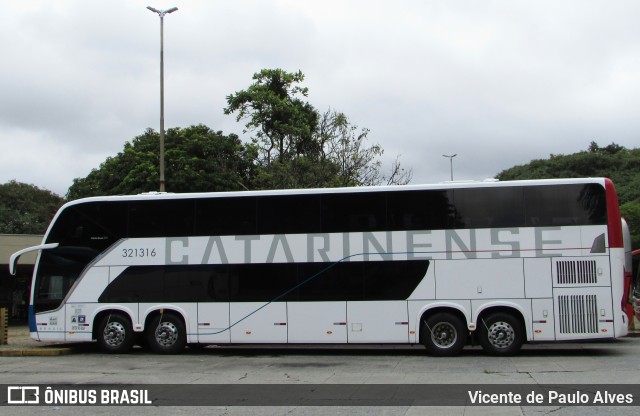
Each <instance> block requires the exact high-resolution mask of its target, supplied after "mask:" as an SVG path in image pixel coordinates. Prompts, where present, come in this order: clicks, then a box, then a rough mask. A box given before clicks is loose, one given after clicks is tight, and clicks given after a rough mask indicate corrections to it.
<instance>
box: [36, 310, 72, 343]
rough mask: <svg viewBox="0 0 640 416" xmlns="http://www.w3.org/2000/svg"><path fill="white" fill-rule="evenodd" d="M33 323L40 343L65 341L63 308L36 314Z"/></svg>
mask: <svg viewBox="0 0 640 416" xmlns="http://www.w3.org/2000/svg"><path fill="white" fill-rule="evenodd" d="M35 321H36V328H37V331H38V339H39V340H40V341H64V340H65V327H64V323H65V308H60V309H57V310H55V311H50V312H42V313H37V314H36V315H35Z"/></svg>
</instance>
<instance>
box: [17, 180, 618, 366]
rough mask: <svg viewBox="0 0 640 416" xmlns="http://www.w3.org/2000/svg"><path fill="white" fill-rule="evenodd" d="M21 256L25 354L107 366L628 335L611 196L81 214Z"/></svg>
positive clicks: (509, 347) (153, 207)
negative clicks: (62, 355)
mask: <svg viewBox="0 0 640 416" xmlns="http://www.w3.org/2000/svg"><path fill="white" fill-rule="evenodd" d="M33 250H39V251H40V253H39V256H38V261H37V264H36V268H35V271H34V276H33V281H32V285H31V298H30V305H29V326H30V332H31V337H32V338H33V339H35V340H41V341H44V340H47V341H49V340H51V341H69V342H80V341H88V342H89V341H92V340H97V342H98V344H99V345H100V347H101V348H102V350H104V351H105V352H112V353H122V352H126V351H128V350H129V349H130V348H131V347H132V346H133V345H134V344H136V343H144V344H148V346H149V347H150V348H152V349H153V350H154V351H156V352H159V353H177V352H179V351H181V350H182V349H183V348H184V347H185V346H186V345H192V344H193V345H196V344H230V343H231V344H236V343H279V344H284V343H289V344H295V343H305V344H307V343H317V344H326V343H331V344H358V343H375V344H383V343H394V344H396V343H405V344H418V343H421V344H424V345H425V347H426V348H427V350H428V351H429V352H430V353H431V354H433V355H454V354H456V353H458V352H460V350H461V349H462V348H463V347H464V346H465V345H467V344H470V343H475V342H478V343H480V345H482V347H483V348H484V349H485V350H486V351H487V352H488V353H491V354H497V355H509V354H514V353H516V352H517V351H518V350H519V349H520V347H521V346H522V344H523V343H524V342H535V341H563V340H578V339H594V338H612V337H620V336H624V335H626V333H627V317H626V316H625V314H624V311H623V309H624V303H625V299H623V298H624V296H623V291H624V289H623V285H624V283H623V282H624V248H623V238H622V227H621V218H620V212H619V208H618V199H617V196H616V192H615V188H614V185H613V183H612V182H611V181H610V180H608V179H566V180H536V181H514V182H479V183H457V184H456V183H449V184H436V185H420V186H403V187H373V188H348V189H314V190H287V191H260V192H235V193H209V194H156V195H138V196H117V197H97V198H87V199H81V200H77V201H73V202H69V203H68V204H66V205H64V206H63V207H62V208H61V209H60V211H59V212H58V213H57V215H56V216H55V218H54V219H53V221H52V223H51V225H50V226H49V229H48V231H47V233H46V235H45V237H44V240H43V242H42V245H40V246H37V247H32V248H30V249H26V250H23V251H21V252H18V253H15V254H14V255H13V257H12V259H11V264H10V267H11V268H14V267H15V264H16V261H17V260H18V257H19V256H20V255H21V254H24V253H25V252H27V251H33Z"/></svg>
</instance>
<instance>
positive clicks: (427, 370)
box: [0, 327, 640, 416]
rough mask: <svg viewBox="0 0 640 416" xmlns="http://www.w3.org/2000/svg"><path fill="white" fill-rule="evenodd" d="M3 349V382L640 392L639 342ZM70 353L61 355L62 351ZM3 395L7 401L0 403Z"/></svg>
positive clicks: (316, 411) (21, 330) (20, 336)
mask: <svg viewBox="0 0 640 416" xmlns="http://www.w3.org/2000/svg"><path fill="white" fill-rule="evenodd" d="M9 332H10V339H9V341H10V343H9V345H6V346H1V347H0V352H6V353H11V354H12V355H13V356H5V357H0V384H12V383H20V384H48V383H54V384H57V383H69V384H74V385H78V386H82V385H86V384H91V383H101V384H104V383H106V384H114V385H115V384H122V383H144V384H180V385H188V384H224V385H241V384H257V385H265V384H341V383H348V384H412V383H413V384H422V383H442V384H462V383H465V384H472V385H476V386H478V387H479V388H483V386H488V385H495V384H501V385H521V384H527V385H532V386H536V385H549V384H564V383H574V384H575V383H580V384H583V383H592V384H601V385H603V386H606V385H607V384H613V383H627V384H631V385H635V386H638V391H639V393H640V337H629V338H626V339H621V340H618V341H611V342H596V343H578V344H568V343H565V344H545V345H527V346H525V348H524V349H523V351H522V354H520V355H519V356H517V357H489V356H487V355H485V354H484V353H483V352H482V351H481V350H480V349H479V348H477V347H476V348H469V349H465V350H464V351H463V353H462V354H461V355H460V356H459V357H451V358H436V357H429V356H427V355H426V353H425V352H424V349H423V348H421V347H419V346H417V347H398V348H393V347H385V348H382V349H380V348H375V347H355V348H350V347H322V348H316V347H297V346H294V347H269V346H267V347H265V346H262V347H209V348H205V349H202V350H187V351H186V352H185V354H182V355H178V356H158V355H155V354H152V353H150V352H148V351H145V350H141V349H136V350H135V351H134V352H133V353H131V354H126V355H106V354H100V353H97V352H96V349H95V348H87V347H86V346H84V347H73V346H72V347H68V346H62V345H60V344H43V343H37V342H34V341H31V340H30V339H29V337H28V332H27V328H26V327H11V328H10V331H9ZM58 352H59V353H60V354H62V353H66V355H61V356H53V357H50V356H44V355H56V354H57V353H58ZM0 397H1V396H0ZM637 409H638V408H637V407H636V408H629V407H627V408H623V407H614V408H602V407H566V406H549V407H519V406H512V407H472V406H458V407H419V406H397V407H391V406H378V407H340V406H331V407H310V406H283V407H271V406H265V407H255V406H254V407H247V406H228V407H219V406H218V407H195V406H194V407H144V408H111V407H92V408H83V407H66V406H40V407H36V408H25V407H17V406H14V407H11V408H7V409H6V410H9V411H8V412H4V410H5V409H2V408H0V412H1V413H3V414H12V415H14V414H16V415H31V414H47V413H55V414H57V415H83V414H104V415H108V414H115V413H119V414H130V413H135V414H136V415H139V416H143V415H153V416H157V415H164V414H167V415H173V414H188V415H189V416H193V415H199V414H203V415H204V414H207V415H208V414H214V415H244V414H260V415H263V414H266V415H280V414H290V415H324V414H332V415H342V414H344V415H347V414H348V415H352V414H355V415H367V416H372V415H385V416H386V415H393V416H395V415H398V416H414V415H421V414H442V415H449V414H454V415H465V416H468V415H472V416H473V415H527V416H537V415H542V414H553V415H554V416H564V415H581V416H583V415H600V414H615V415H618V414H623V415H634V416H635V415H637V413H638V410H637Z"/></svg>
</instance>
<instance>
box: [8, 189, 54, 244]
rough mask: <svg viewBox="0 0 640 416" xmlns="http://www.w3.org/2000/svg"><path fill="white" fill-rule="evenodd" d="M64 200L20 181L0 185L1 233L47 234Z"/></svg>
mask: <svg viewBox="0 0 640 416" xmlns="http://www.w3.org/2000/svg"><path fill="white" fill-rule="evenodd" d="M63 203H64V199H63V198H62V197H60V196H58V195H56V194H54V193H52V192H51V191H47V190H44V189H40V188H38V187H36V186H34V185H28V184H25V183H19V182H16V181H11V182H7V183H5V184H0V233H2V234H44V232H45V231H46V230H47V226H48V225H49V222H50V221H51V219H52V218H53V216H54V215H55V213H56V211H57V210H58V208H60V207H61V206H62V204H63Z"/></svg>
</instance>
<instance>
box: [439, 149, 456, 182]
mask: <svg viewBox="0 0 640 416" xmlns="http://www.w3.org/2000/svg"><path fill="white" fill-rule="evenodd" d="M442 156H444V157H448V158H449V164H450V166H451V181H453V158H454V157H456V156H458V154H457V153H456V154H455V155H442Z"/></svg>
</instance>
